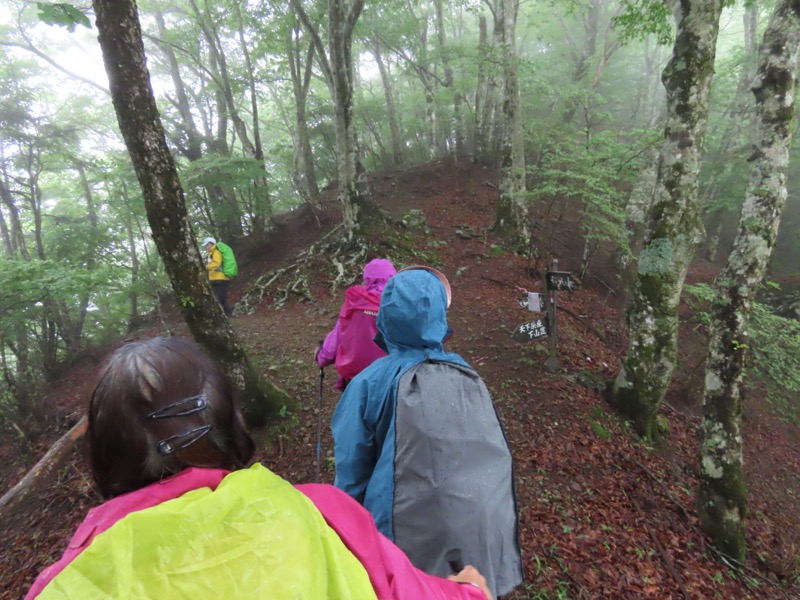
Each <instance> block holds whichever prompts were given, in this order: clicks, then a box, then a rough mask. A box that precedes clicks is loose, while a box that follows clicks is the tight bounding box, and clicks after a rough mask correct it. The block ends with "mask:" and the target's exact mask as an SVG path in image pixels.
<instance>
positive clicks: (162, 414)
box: [147, 394, 208, 419]
mask: <svg viewBox="0 0 800 600" xmlns="http://www.w3.org/2000/svg"><path fill="white" fill-rule="evenodd" d="M206 407H208V401H207V400H206V395H205V394H199V395H197V396H190V397H189V398H184V399H183V400H178V401H177V402H173V403H172V404H167V405H166V406H162V407H161V408H159V409H157V410H154V411H153V412H151V413H148V414H147V418H148V419H169V418H171V417H182V416H184V415H191V414H193V413H196V412H200V411H201V410H203V409H204V408H206Z"/></svg>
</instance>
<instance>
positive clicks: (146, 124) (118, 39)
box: [93, 0, 288, 424]
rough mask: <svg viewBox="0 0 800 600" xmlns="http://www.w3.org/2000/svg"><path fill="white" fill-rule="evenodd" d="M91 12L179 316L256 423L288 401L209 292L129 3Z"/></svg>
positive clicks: (101, 1)
mask: <svg viewBox="0 0 800 600" xmlns="http://www.w3.org/2000/svg"><path fill="white" fill-rule="evenodd" d="M93 6H94V10H95V13H96V15H97V30H98V39H99V42H100V47H101V50H102V53H103V62H104V64H105V67H106V72H107V74H108V79H109V84H110V89H111V97H112V100H113V103H114V109H115V110H116V113H117V121H118V123H119V127H120V131H121V132H122V136H123V138H124V139H125V144H126V146H127V147H128V152H129V153H130V156H131V160H132V162H133V166H134V169H135V171H136V176H137V178H138V180H139V184H140V185H141V187H142V193H143V195H144V202H145V208H146V210H147V218H148V221H149V223H150V228H151V230H152V233H153V238H154V240H155V243H156V247H157V248H158V252H159V254H160V255H161V258H162V259H163V261H164V266H165V268H166V271H167V274H168V276H169V278H170V282H171V284H172V289H173V291H174V292H175V296H176V298H177V299H178V302H179V304H180V309H181V313H182V314H183V317H184V319H185V320H186V323H187V325H188V326H189V330H190V331H191V332H192V335H193V336H194V338H195V340H197V342H198V343H200V344H201V345H202V346H203V347H204V348H205V349H206V350H207V351H208V352H209V355H210V356H211V357H212V358H213V359H215V360H217V361H218V362H219V363H220V364H221V365H222V366H223V368H224V369H225V371H226V373H227V374H228V376H229V377H230V379H231V381H232V382H233V384H234V385H235V386H236V387H237V388H238V389H239V390H240V391H241V392H242V394H243V396H242V397H243V400H244V409H245V416H246V417H247V418H248V421H249V422H250V424H263V423H264V422H265V421H266V419H267V417H268V416H269V415H270V414H271V413H274V412H276V411H277V410H278V409H279V408H280V406H281V405H282V404H284V403H286V402H287V401H288V397H287V396H286V394H285V393H284V392H282V391H281V390H279V389H277V388H275V387H274V386H272V385H271V384H269V383H267V382H265V381H263V380H261V379H260V378H259V376H258V374H257V373H256V372H255V370H254V369H253V368H252V366H251V365H250V362H249V360H248V358H247V355H246V354H245V353H244V350H243V349H242V347H241V346H240V345H239V342H238V340H237V338H236V334H235V333H234V331H233V327H232V326H231V323H230V321H229V320H228V319H227V318H226V317H225V316H224V314H223V312H222V308H221V307H220V305H219V303H217V301H216V299H215V298H214V296H213V294H212V292H211V287H210V286H209V284H208V281H207V277H206V273H205V269H204V268H203V265H202V260H201V257H200V252H199V250H198V244H197V241H196V239H195V236H194V232H193V231H192V226H191V224H190V222H189V219H188V215H187V211H186V203H185V200H184V195H183V189H182V188H181V184H180V181H179V179H178V172H177V170H176V168H175V163H174V161H173V158H172V155H171V154H170V152H169V149H168V147H167V142H166V138H165V135H164V129H163V126H162V124H161V118H160V116H159V114H158V109H157V108H156V102H155V97H154V95H153V90H152V87H151V85H150V74H149V72H148V70H147V66H146V57H145V53H144V44H143V42H142V32H141V25H140V23H139V17H138V14H137V9H136V4H135V2H134V1H133V0H95V1H94V2H93Z"/></svg>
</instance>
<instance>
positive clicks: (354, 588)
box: [26, 464, 484, 600]
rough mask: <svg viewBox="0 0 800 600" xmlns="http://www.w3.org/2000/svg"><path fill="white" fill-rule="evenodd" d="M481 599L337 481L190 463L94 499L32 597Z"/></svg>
mask: <svg viewBox="0 0 800 600" xmlns="http://www.w3.org/2000/svg"><path fill="white" fill-rule="evenodd" d="M37 597H38V598H42V599H47V598H80V599H82V600H83V599H91V598H137V599H138V598H213V599H214V600H224V599H227V598H230V599H234V598H235V599H240V598H259V599H264V600H266V599H270V600H273V599H274V600H281V599H284V598H285V599H289V598H293V599H294V598H297V599H303V600H306V599H316V598H319V599H332V600H335V599H342V600H345V599H354V600H358V599H361V598H364V599H372V598H379V599H387V600H388V599H397V600H400V599H404V600H419V599H421V598H427V599H431V600H439V599H441V600H444V599H445V598H447V599H450V598H452V599H463V600H467V599H472V600H482V599H484V596H483V594H482V593H481V592H480V590H479V589H478V588H476V587H474V586H470V585H460V584H457V583H454V582H452V581H448V580H446V579H440V578H438V577H433V576H430V575H427V574H425V573H423V572H422V571H419V570H417V569H415V568H414V567H413V566H412V565H411V563H410V562H409V560H408V558H407V557H406V556H405V554H403V552H402V551H401V550H400V549H399V548H397V546H395V545H394V544H393V543H392V542H390V541H389V540H388V539H386V538H385V537H384V536H383V535H381V534H380V533H379V532H378V530H377V529H376V527H375V524H374V522H373V521H372V518H371V517H370V515H369V513H367V511H366V510H365V509H364V508H363V507H361V506H360V505H359V504H358V503H357V502H355V501H354V500H352V499H351V498H350V497H349V496H347V495H346V494H344V493H343V492H341V491H339V490H337V489H336V488H334V487H332V486H329V485H321V484H307V485H299V486H296V487H293V486H292V485H291V484H289V483H288V482H286V481H285V480H283V479H281V478H280V477H278V476H277V475H275V474H274V473H272V472H271V471H269V470H268V469H266V468H265V467H264V466H262V465H260V464H256V465H253V466H252V467H251V468H249V469H243V470H240V471H234V472H232V473H229V472H227V471H223V470H219V469H198V468H190V469H186V470H184V471H182V472H181V473H179V474H178V475H175V476H173V477H170V478H168V479H165V480H162V481H160V482H157V483H153V484H151V485H149V486H147V487H145V488H142V489H140V490H137V491H134V492H131V493H129V494H125V495H123V496H119V497H117V498H113V499H111V500H109V501H108V502H106V503H104V504H102V505H100V506H98V507H97V508H94V509H92V510H91V511H90V512H89V514H88V515H87V517H86V520H85V521H84V522H83V523H82V524H81V525H80V527H78V530H77V531H76V533H75V535H74V536H73V538H72V540H71V541H70V543H69V546H68V548H67V550H66V551H65V552H64V555H63V556H62V558H61V559H60V560H59V561H58V562H56V563H55V564H53V565H52V566H50V567H48V568H47V569H45V570H44V571H43V572H42V573H41V574H40V575H39V577H38V578H37V580H36V582H35V583H34V585H33V587H32V588H31V590H30V591H29V592H28V595H27V596H26V600H27V599H31V598H37Z"/></svg>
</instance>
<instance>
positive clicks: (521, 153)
mask: <svg viewBox="0 0 800 600" xmlns="http://www.w3.org/2000/svg"><path fill="white" fill-rule="evenodd" d="M516 6H517V3H516V0H502V2H501V6H500V10H501V18H502V19H503V71H504V73H503V76H504V91H505V94H504V98H503V118H504V120H505V123H504V127H503V131H504V137H503V145H502V154H501V159H500V160H501V162H500V186H499V188H500V198H499V200H498V202H497V212H496V214H495V220H494V226H493V228H494V229H495V230H496V231H499V232H502V233H504V234H505V235H507V236H509V237H510V238H512V239H513V241H514V245H515V246H518V247H519V248H520V249H522V250H527V249H528V247H529V246H530V241H531V236H530V230H529V228H528V210H527V203H526V201H525V148H524V139H523V135H522V114H521V113H520V101H519V79H518V74H517V50H516V44H517V42H516V21H517V14H516Z"/></svg>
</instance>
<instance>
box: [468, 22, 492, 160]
mask: <svg viewBox="0 0 800 600" xmlns="http://www.w3.org/2000/svg"><path fill="white" fill-rule="evenodd" d="M488 51H489V42H488V37H487V33H486V17H485V16H484V15H481V16H480V17H479V19H478V84H477V87H476V88H475V114H474V117H473V125H472V126H473V129H474V134H473V145H472V155H473V158H474V159H475V160H478V159H479V157H482V156H483V154H484V152H485V149H486V137H487V136H486V121H485V120H484V115H483V110H484V106H485V105H486V103H487V102H488V101H489V81H488V76H487V74H486V61H485V58H486V53H487V52H488ZM481 160H482V158H481Z"/></svg>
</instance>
